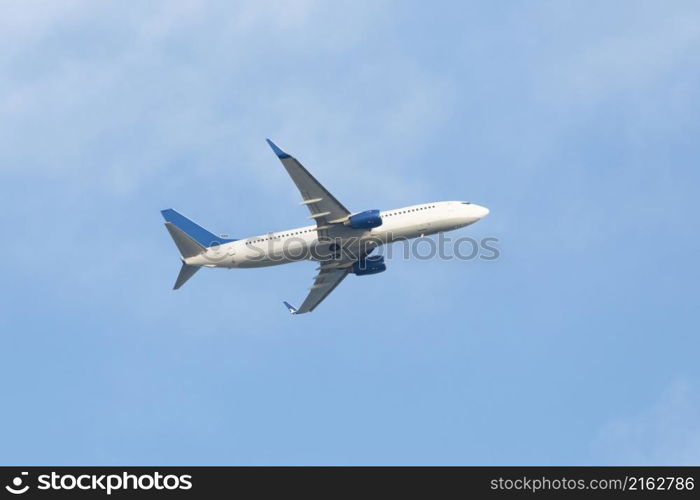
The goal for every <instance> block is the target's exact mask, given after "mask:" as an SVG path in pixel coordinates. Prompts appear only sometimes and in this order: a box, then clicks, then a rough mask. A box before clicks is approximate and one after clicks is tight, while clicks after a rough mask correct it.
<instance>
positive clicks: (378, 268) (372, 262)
mask: <svg viewBox="0 0 700 500" xmlns="http://www.w3.org/2000/svg"><path fill="white" fill-rule="evenodd" d="M384 271H386V264H384V257H383V256H381V255H373V256H370V257H365V258H364V259H361V260H359V261H357V262H355V263H354V264H353V265H352V273H353V274H355V275H356V276H366V275H368V274H378V273H383V272H384Z"/></svg>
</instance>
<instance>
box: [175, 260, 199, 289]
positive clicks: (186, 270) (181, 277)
mask: <svg viewBox="0 0 700 500" xmlns="http://www.w3.org/2000/svg"><path fill="white" fill-rule="evenodd" d="M199 269H200V268H199V266H188V265H187V264H185V263H184V262H183V263H182V267H181V268H180V274H178V275H177V280H175V286H173V290H177V289H178V288H180V287H181V286H182V285H184V284H185V283H186V282H187V280H188V279H190V278H191V277H192V276H194V273H196V272H197V271H199Z"/></svg>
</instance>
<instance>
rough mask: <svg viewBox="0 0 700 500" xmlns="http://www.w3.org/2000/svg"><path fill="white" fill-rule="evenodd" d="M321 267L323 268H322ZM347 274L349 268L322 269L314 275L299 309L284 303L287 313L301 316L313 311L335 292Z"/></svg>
mask: <svg viewBox="0 0 700 500" xmlns="http://www.w3.org/2000/svg"><path fill="white" fill-rule="evenodd" d="M321 267H322V268H323V266H321ZM349 272H350V268H349V267H345V268H333V269H325V270H324V269H322V270H321V272H320V273H318V274H317V275H316V278H315V279H314V284H313V286H312V287H311V290H310V291H309V294H308V295H307V296H306V299H304V302H303V303H302V304H301V306H300V307H299V309H297V308H295V307H294V306H291V305H290V304H289V303H288V302H285V303H284V305H285V306H287V309H289V312H291V313H292V314H303V313H306V312H311V311H313V310H314V309H315V308H316V306H318V305H319V304H320V303H321V302H322V301H323V299H325V298H326V297H328V296H329V295H330V293H331V292H332V291H333V290H335V287H337V286H338V285H340V282H341V281H343V279H345V277H346V276H347V275H348V273H349Z"/></svg>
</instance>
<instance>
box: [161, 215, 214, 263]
mask: <svg viewBox="0 0 700 500" xmlns="http://www.w3.org/2000/svg"><path fill="white" fill-rule="evenodd" d="M165 228H166V229H167V230H168V232H169V233H170V236H172V238H173V241H174V242H175V245H177V249H178V250H180V255H182V257H183V258H185V259H186V258H188V257H194V256H195V255H199V254H200V253H202V252H203V251H204V250H205V249H204V247H203V246H202V245H200V244H199V243H197V242H196V241H194V240H193V239H192V238H190V237H189V236H187V235H186V234H185V232H184V231H183V230H182V229H180V228H179V227H177V226H175V225H173V224H171V223H170V222H166V223H165Z"/></svg>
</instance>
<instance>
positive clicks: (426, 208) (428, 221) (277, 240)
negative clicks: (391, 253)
mask: <svg viewBox="0 0 700 500" xmlns="http://www.w3.org/2000/svg"><path fill="white" fill-rule="evenodd" d="M266 141H267V143H268V144H269V146H270V147H271V148H272V151H273V152H274V153H275V154H276V155H277V157H278V158H279V159H280V161H281V162H282V165H283V166H284V168H285V169H286V170H287V173H288V174H289V176H290V177H291V178H292V181H294V184H296V186H297V188H298V189H299V192H300V194H301V198H302V201H301V202H300V205H304V206H306V207H307V208H308V210H309V212H310V213H311V215H309V217H308V218H309V219H312V220H314V222H315V224H312V225H308V226H303V227H297V228H293V229H288V230H286V231H279V232H275V233H265V234H261V235H257V236H251V237H248V238H244V239H231V238H229V237H228V236H227V235H220V236H217V235H215V234H214V233H211V232H210V231H208V230H206V229H204V228H203V227H201V226H199V225H198V224H196V223H195V222H193V221H191V220H190V219H188V218H187V217H185V216H184V215H182V214H180V213H178V212H176V211H175V210H173V209H171V208H169V209H166V210H162V211H161V213H162V215H163V218H164V219H165V227H166V229H167V230H168V232H169V233H170V236H171V237H172V239H173V240H174V242H175V245H176V246H177V248H178V250H179V251H180V254H181V256H182V257H181V261H182V267H181V269H180V273H179V275H178V277H177V280H176V281H175V285H174V287H173V289H174V290H177V289H178V288H180V287H181V286H182V285H184V284H185V282H186V281H187V280H189V279H190V278H191V277H192V276H193V275H194V274H195V273H196V272H197V271H198V270H199V269H201V268H202V267H221V268H228V269H231V268H256V267H266V266H275V265H280V264H288V263H290V262H297V261H300V260H310V261H316V262H318V263H319V267H318V268H317V269H316V270H317V271H319V273H318V274H317V275H316V277H315V278H314V284H313V286H312V287H311V289H310V291H309V293H308V294H307V296H306V298H305V299H304V301H303V302H302V304H301V306H299V307H298V308H296V307H294V306H292V305H291V304H289V303H288V302H284V305H285V306H286V307H287V309H288V310H289V312H290V313H292V314H303V313H307V312H311V311H313V310H314V309H315V308H316V307H317V306H318V305H319V304H320V303H321V302H322V301H323V300H324V299H325V298H326V297H328V295H330V293H331V292H332V291H333V290H334V289H335V288H336V287H337V286H338V285H339V284H340V282H341V281H343V279H345V277H346V276H347V275H348V274H354V275H356V276H365V275H371V274H377V273H381V272H383V271H385V270H386V264H385V262H384V257H382V256H377V255H374V256H373V255H370V253H371V252H372V251H373V250H374V249H375V248H377V247H379V246H380V245H385V244H390V243H393V242H396V241H401V240H407V239H411V238H418V237H422V236H425V235H430V234H436V233H440V232H446V231H452V230H454V229H459V228H462V227H464V226H468V225H470V224H473V223H475V222H477V221H479V220H481V219H483V218H484V217H486V215H488V213H489V210H488V209H487V208H486V207H482V206H480V205H476V204H474V203H470V202H465V201H439V202H432V203H423V204H420V205H412V206H409V207H403V208H396V209H393V210H377V209H373V210H365V211H363V212H354V213H353V212H350V210H348V209H347V208H345V206H344V205H343V204H342V203H340V202H339V201H338V200H337V199H336V198H335V197H334V196H333V195H332V194H331V193H330V192H329V191H328V190H327V189H326V188H325V187H323V185H322V184H321V183H320V182H318V181H317V180H316V179H315V178H314V176H313V175H311V174H310V173H309V171H308V170H306V168H304V166H303V165H302V164H301V163H300V162H299V161H298V160H297V159H296V158H294V157H293V156H291V155H289V154H287V153H286V152H284V151H282V150H281V149H280V148H279V147H277V145H276V144H275V143H273V142H272V141H271V140H270V139H266Z"/></svg>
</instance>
